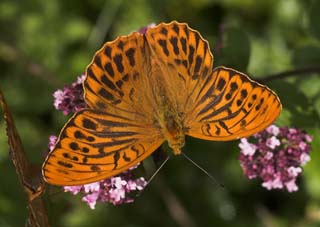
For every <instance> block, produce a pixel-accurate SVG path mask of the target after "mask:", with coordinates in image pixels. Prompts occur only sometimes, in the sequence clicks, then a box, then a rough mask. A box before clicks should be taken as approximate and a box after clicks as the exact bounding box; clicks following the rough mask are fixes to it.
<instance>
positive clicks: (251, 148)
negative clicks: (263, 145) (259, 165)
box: [239, 138, 257, 156]
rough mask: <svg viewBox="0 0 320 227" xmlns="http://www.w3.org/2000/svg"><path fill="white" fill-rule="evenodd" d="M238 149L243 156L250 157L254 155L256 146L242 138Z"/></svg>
mask: <svg viewBox="0 0 320 227" xmlns="http://www.w3.org/2000/svg"><path fill="white" fill-rule="evenodd" d="M240 141H241V143H240V144H239V147H240V149H241V153H242V154H244V155H248V156H252V155H254V153H255V151H256V149H257V146H256V145H254V144H251V143H249V142H248V140H247V139H246V138H242V139H241V140H240Z"/></svg>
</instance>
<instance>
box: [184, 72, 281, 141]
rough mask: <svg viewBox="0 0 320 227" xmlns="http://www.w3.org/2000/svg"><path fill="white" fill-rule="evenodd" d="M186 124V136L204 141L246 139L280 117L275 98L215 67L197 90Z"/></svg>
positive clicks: (242, 77) (241, 76) (237, 74)
mask: <svg viewBox="0 0 320 227" xmlns="http://www.w3.org/2000/svg"><path fill="white" fill-rule="evenodd" d="M197 92H198V96H197V100H196V102H195V105H194V107H193V108H192V109H191V110H190V112H189V113H188V115H187V117H186V119H185V124H186V128H187V129H188V131H187V133H186V134H187V135H190V136H192V137H196V138H201V139H206V140H233V139H238V138H240V137H247V136H250V135H252V134H254V133H256V132H259V131H261V130H263V129H264V128H266V127H267V126H269V125H270V124H271V123H272V122H273V121H274V120H275V119H276V118H277V117H278V116H279V114H280V112H281V103H280V101H279V98H278V97H277V95H276V94H275V93H274V92H273V91H271V90H270V89H269V88H267V87H266V86H263V85H261V84H259V83H257V82H254V81H252V80H251V79H250V78H249V77H248V76H246V75H245V74H243V73H240V72H238V71H235V70H233V69H229V68H226V67H218V68H216V69H215V70H213V72H212V75H211V76H209V77H208V79H207V81H206V83H204V84H203V86H202V87H199V88H198V91H197Z"/></svg>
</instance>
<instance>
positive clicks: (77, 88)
mask: <svg viewBox="0 0 320 227" xmlns="http://www.w3.org/2000/svg"><path fill="white" fill-rule="evenodd" d="M84 79H85V75H81V76H79V77H78V79H77V81H76V82H74V83H72V85H71V86H67V85H66V86H64V88H63V89H58V90H56V91H55V92H54V93H53V97H54V103H53V105H54V107H55V108H56V109H57V110H61V111H62V112H63V114H64V115H67V114H69V113H74V112H77V111H79V110H81V109H83V108H85V107H86V103H85V101H84V99H83V87H82V82H83V81H84Z"/></svg>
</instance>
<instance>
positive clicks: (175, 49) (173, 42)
mask: <svg viewBox="0 0 320 227" xmlns="http://www.w3.org/2000/svg"><path fill="white" fill-rule="evenodd" d="M170 43H171V45H172V47H173V52H174V53H175V55H178V54H179V48H178V39H177V37H171V38H170Z"/></svg>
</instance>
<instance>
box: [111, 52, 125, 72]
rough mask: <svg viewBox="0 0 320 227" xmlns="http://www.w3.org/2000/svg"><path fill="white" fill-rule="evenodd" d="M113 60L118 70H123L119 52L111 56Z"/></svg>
mask: <svg viewBox="0 0 320 227" xmlns="http://www.w3.org/2000/svg"><path fill="white" fill-rule="evenodd" d="M113 61H114V63H115V64H116V66H117V69H118V72H119V73H122V72H123V70H124V67H123V64H122V55H121V54H117V55H115V56H114V57H113Z"/></svg>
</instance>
